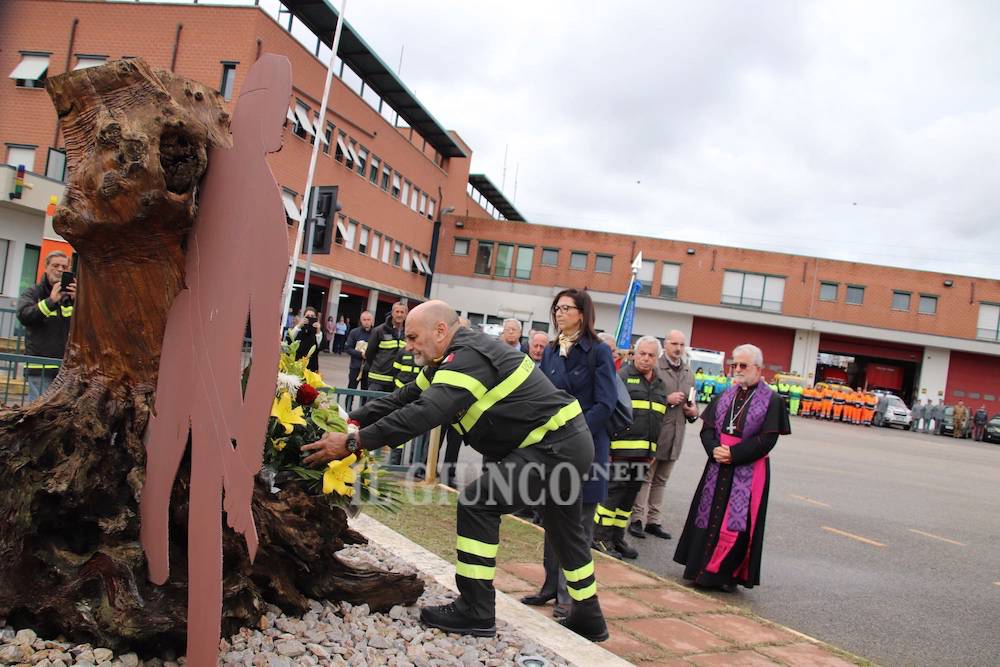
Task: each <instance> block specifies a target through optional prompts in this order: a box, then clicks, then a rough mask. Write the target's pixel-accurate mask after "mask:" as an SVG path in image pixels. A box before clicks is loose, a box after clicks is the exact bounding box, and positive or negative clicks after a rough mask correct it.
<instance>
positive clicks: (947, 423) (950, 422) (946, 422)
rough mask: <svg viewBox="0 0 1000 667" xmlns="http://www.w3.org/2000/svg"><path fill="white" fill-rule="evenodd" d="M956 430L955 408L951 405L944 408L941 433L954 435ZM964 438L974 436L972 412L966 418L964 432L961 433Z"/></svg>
mask: <svg viewBox="0 0 1000 667" xmlns="http://www.w3.org/2000/svg"><path fill="white" fill-rule="evenodd" d="M954 432H955V408H954V407H953V406H951V405H949V406H948V407H946V408H945V409H944V419H942V420H941V435H952V434H953V433H954ZM960 437H962V438H971V437H972V415H971V414H970V415H969V416H968V418H967V419H966V420H965V426H963V427H962V433H961V434H960Z"/></svg>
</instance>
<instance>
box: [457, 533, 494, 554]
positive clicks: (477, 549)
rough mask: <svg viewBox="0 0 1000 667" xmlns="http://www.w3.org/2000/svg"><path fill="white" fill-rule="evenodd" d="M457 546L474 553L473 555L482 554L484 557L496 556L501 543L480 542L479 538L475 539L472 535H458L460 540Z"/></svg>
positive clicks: (460, 549)
mask: <svg viewBox="0 0 1000 667" xmlns="http://www.w3.org/2000/svg"><path fill="white" fill-rule="evenodd" d="M455 547H456V548H457V549H458V550H459V551H464V552H465V553H467V554H472V555H473V556H482V557H483V558H496V557H497V551H498V550H499V549H500V545H499V544H489V543H487V542H480V541H479V540H474V539H472V538H471V537H462V536H461V535H459V536H458V540H457V542H456V544H455Z"/></svg>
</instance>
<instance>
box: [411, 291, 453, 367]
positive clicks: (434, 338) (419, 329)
mask: <svg viewBox="0 0 1000 667" xmlns="http://www.w3.org/2000/svg"><path fill="white" fill-rule="evenodd" d="M458 327H459V322H458V313H456V312H455V309H454V308H452V307H451V306H449V305H448V304H447V303H445V302H444V301H428V302H427V303H422V304H420V305H419V306H417V307H416V308H414V309H413V310H411V311H410V314H409V315H407V317H406V349H407V350H409V351H410V352H412V353H413V358H414V360H415V361H416V362H417V364H418V365H420V366H424V365H426V364H428V363H432V362H434V361H435V360H437V359H440V358H441V357H442V356H443V355H444V353H445V351H446V350H447V349H448V346H449V345H451V339H452V338H453V337H454V336H455V332H456V331H457V330H458Z"/></svg>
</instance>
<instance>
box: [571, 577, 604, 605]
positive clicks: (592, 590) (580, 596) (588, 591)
mask: <svg viewBox="0 0 1000 667" xmlns="http://www.w3.org/2000/svg"><path fill="white" fill-rule="evenodd" d="M566 592H567V593H569V596H570V597H571V598H573V599H574V600H576V601H577V602H582V601H583V600H586V599H588V598H592V597H594V596H595V595H597V582H596V581H595V582H594V583H592V584H591V585H589V586H586V587H584V588H581V589H580V590H577V589H575V588H573V587H572V586H569V585H567V586H566Z"/></svg>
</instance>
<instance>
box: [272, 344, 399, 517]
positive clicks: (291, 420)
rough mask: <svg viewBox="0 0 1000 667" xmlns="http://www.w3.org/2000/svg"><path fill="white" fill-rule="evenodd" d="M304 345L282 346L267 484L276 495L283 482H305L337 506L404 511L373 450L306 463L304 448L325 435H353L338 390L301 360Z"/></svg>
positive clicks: (393, 484)
mask: <svg viewBox="0 0 1000 667" xmlns="http://www.w3.org/2000/svg"><path fill="white" fill-rule="evenodd" d="M298 346H299V343H298V341H296V342H294V343H290V344H289V343H283V344H282V350H281V361H280V363H279V366H278V384H277V387H276V389H275V395H274V403H273V404H272V405H271V418H270V420H269V421H268V426H267V441H266V442H265V446H264V470H263V475H264V478H265V480H266V481H267V482H268V483H269V484H270V485H271V488H272V490H273V491H275V490H276V484H278V483H285V482H286V481H287V480H299V481H301V482H303V483H305V484H306V485H308V486H309V487H310V488H311V489H312V490H314V491H316V492H322V494H323V495H324V496H327V497H328V498H329V499H330V502H331V503H333V504H335V505H341V506H348V505H352V504H353V505H355V506H357V505H359V504H362V503H371V504H377V505H380V506H382V507H385V508H387V509H390V510H395V509H398V507H399V503H400V500H399V488H398V485H396V484H395V483H393V482H392V480H391V479H390V477H389V474H388V472H387V471H385V470H382V469H380V467H379V464H378V461H377V460H376V459H375V458H374V457H373V456H372V455H371V454H370V453H368V452H367V451H360V452H358V454H351V455H350V456H348V457H347V458H344V459H341V460H339V461H331V462H330V463H328V464H327V466H326V467H325V468H308V467H306V466H304V465H302V459H303V458H304V457H305V454H306V453H305V452H303V451H302V450H301V448H302V446H303V445H305V444H308V443H311V442H315V441H317V440H319V439H320V438H322V437H323V434H325V433H345V432H347V413H346V412H345V411H344V409H343V408H341V407H340V405H338V404H337V401H336V399H335V397H334V393H333V388H331V387H329V386H328V385H327V384H326V383H325V382H323V378H322V377H321V376H320V374H319V373H314V372H312V371H310V370H309V369H308V368H306V363H307V362H308V360H309V358H308V357H303V358H302V359H296V358H295V355H296V352H297V350H298Z"/></svg>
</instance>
